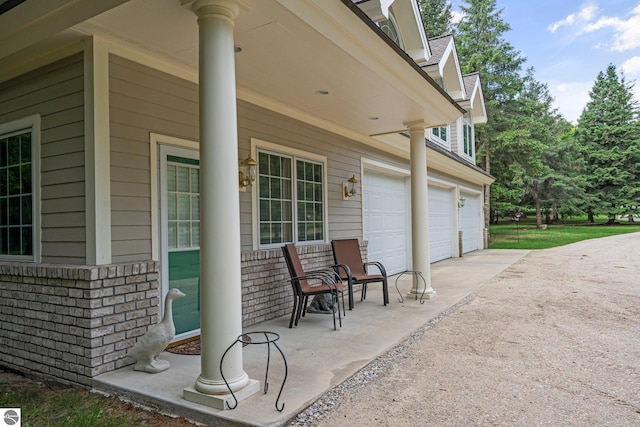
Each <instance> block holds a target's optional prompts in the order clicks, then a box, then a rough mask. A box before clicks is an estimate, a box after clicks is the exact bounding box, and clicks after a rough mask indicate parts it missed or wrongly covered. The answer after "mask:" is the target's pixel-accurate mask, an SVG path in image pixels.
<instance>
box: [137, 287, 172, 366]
mask: <svg viewBox="0 0 640 427" xmlns="http://www.w3.org/2000/svg"><path fill="white" fill-rule="evenodd" d="M183 296H184V294H183V293H182V292H180V289H177V288H173V289H171V290H170V291H169V293H167V296H166V298H165V300H164V317H163V318H162V320H161V321H160V322H159V323H157V324H155V325H153V327H152V328H151V329H149V330H148V331H147V333H146V334H144V335H143V336H141V337H140V339H138V341H137V342H136V343H135V345H134V346H133V347H132V348H131V350H129V353H128V354H127V356H128V357H131V358H133V359H135V360H136V362H138V363H136V365H135V366H134V367H133V369H134V370H135V371H144V372H149V373H152V374H155V373H157V372H162V371H165V370H167V369H169V365H170V364H169V362H168V361H167V360H161V359H157V356H158V354H160V352H162V351H163V350H164V349H165V348H167V346H168V345H169V343H170V342H171V340H172V339H173V337H174V336H175V335H176V327H175V326H174V325H173V312H172V310H171V303H172V302H173V300H174V299H178V298H182V297H183Z"/></svg>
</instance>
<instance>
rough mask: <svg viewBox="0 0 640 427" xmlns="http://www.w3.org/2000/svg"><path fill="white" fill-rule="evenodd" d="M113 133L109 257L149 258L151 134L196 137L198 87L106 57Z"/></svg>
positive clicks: (115, 57)
mask: <svg viewBox="0 0 640 427" xmlns="http://www.w3.org/2000/svg"><path fill="white" fill-rule="evenodd" d="M109 104H110V108H109V115H110V122H111V123H110V132H111V152H110V154H111V236H112V242H111V256H112V260H113V262H122V261H139V260H148V259H151V258H152V256H151V239H152V235H153V233H156V232H157V231H156V230H152V229H151V209H152V207H151V174H152V173H157V171H151V161H150V157H149V156H150V148H149V132H151V131H153V132H157V133H161V134H165V135H176V136H180V137H181V138H185V139H191V140H197V139H198V87H197V85H195V84H194V83H190V82H186V81H184V80H181V79H178V78H175V77H172V76H170V75H168V74H165V73H163V72H160V71H157V70H154V69H152V68H149V67H145V66H143V65H140V64H137V63H135V62H132V61H128V60H126V59H123V58H121V57H118V56H116V55H110V56H109Z"/></svg>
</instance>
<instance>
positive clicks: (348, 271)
mask: <svg viewBox="0 0 640 427" xmlns="http://www.w3.org/2000/svg"><path fill="white" fill-rule="evenodd" d="M331 267H332V268H333V271H335V272H336V274H337V275H338V277H342V276H341V275H340V269H342V270H343V271H344V274H346V275H347V279H349V280H351V269H350V268H349V266H348V265H347V264H336V265H332V266H331Z"/></svg>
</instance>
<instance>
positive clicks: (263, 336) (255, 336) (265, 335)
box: [220, 331, 289, 412]
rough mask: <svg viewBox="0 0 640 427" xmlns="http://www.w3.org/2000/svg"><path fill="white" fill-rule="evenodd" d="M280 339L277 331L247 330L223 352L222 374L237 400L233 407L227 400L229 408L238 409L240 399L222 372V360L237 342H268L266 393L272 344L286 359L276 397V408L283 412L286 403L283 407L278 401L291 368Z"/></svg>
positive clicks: (248, 343) (234, 398) (244, 343)
mask: <svg viewBox="0 0 640 427" xmlns="http://www.w3.org/2000/svg"><path fill="white" fill-rule="evenodd" d="M279 339H280V335H278V334H276V333H275V332H266V331H259V332H247V333H245V334H242V335H239V336H238V338H237V339H236V340H235V341H234V342H233V344H231V345H230V346H229V347H227V349H226V350H225V351H224V353H223V354H222V358H221V359H220V375H222V379H223V380H224V383H225V384H226V386H227V388H228V389H229V393H231V396H232V397H233V400H234V401H235V405H233V407H231V406H230V405H229V402H227V408H229V409H236V407H237V406H238V399H237V398H236V395H235V394H233V390H231V387H230V386H229V383H228V382H227V379H226V378H225V377H224V373H223V372H222V362H223V361H224V357H225V356H226V355H227V352H228V351H229V350H231V348H233V346H234V345H236V344H237V343H242V344H243V346H247V345H250V344H266V345H267V370H266V372H265V374H264V394H267V391H268V390H269V383H268V382H267V378H268V376H269V362H270V360H271V344H273V345H274V346H275V348H277V349H278V351H279V352H280V355H281V356H282V360H283V361H284V379H283V380H282V385H281V386H280V392H279V393H278V397H277V398H276V410H278V411H279V412H282V410H283V409H284V403H283V404H282V406H281V407H279V408H278V401H279V400H280V395H281V394H282V390H283V389H284V383H285V382H286V381H287V374H288V373H289V368H288V366H287V359H286V358H285V357H284V353H283V352H282V350H280V347H278V344H277V343H276V341H278V340H279Z"/></svg>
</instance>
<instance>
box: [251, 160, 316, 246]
mask: <svg viewBox="0 0 640 427" xmlns="http://www.w3.org/2000/svg"><path fill="white" fill-rule="evenodd" d="M324 168H325V165H324V162H320V161H314V160H310V159H307V158H304V157H301V156H299V155H286V154H280V153H275V152H270V151H264V150H258V186H257V189H258V205H259V207H258V215H259V220H258V222H259V226H258V228H259V244H260V246H269V245H277V244H282V243H290V242H294V243H297V242H323V241H324V240H325V228H326V227H325V213H324V210H325V202H324V200H325V195H324V193H325V186H324Z"/></svg>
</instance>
